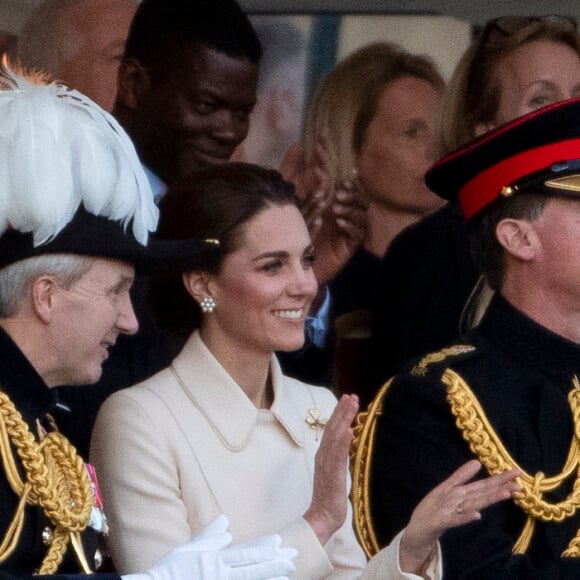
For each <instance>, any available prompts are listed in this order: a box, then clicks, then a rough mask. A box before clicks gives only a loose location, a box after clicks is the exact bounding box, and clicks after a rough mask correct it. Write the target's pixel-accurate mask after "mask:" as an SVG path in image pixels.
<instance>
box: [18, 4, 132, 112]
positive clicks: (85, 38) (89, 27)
mask: <svg viewBox="0 0 580 580" xmlns="http://www.w3.org/2000/svg"><path fill="white" fill-rule="evenodd" d="M136 9H137V3H136V1H135V0H47V1H46V2H44V3H43V4H41V5H40V6H39V7H38V8H37V9H36V10H35V11H34V13H33V14H32V15H31V17H30V18H29V20H28V21H27V23H26V24H25V26H24V28H23V30H22V34H21V37H20V42H19V47H18V59H19V61H20V63H21V65H22V66H24V67H25V68H32V69H37V70H42V71H44V72H47V73H49V74H50V75H52V76H53V77H55V78H57V79H59V80H61V81H63V82H64V83H66V84H67V85H68V86H70V87H71V88H75V89H77V90H79V91H81V92H82V93H84V94H86V95H87V96H89V97H90V98H91V99H93V100H94V101H96V102H97V103H98V104H99V105H101V107H103V108H104V109H106V110H107V111H111V110H112V108H113V103H114V100H115V95H116V93H117V70H118V68H119V63H120V61H121V57H122V56H123V50H124V47H125V40H126V38H127V33H128V31H129V25H130V24H131V20H132V18H133V15H134V14H135V11H136Z"/></svg>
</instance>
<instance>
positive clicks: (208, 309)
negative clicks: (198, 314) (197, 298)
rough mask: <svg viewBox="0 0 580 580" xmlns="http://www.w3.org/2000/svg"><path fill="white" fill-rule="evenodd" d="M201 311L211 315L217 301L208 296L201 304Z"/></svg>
mask: <svg viewBox="0 0 580 580" xmlns="http://www.w3.org/2000/svg"><path fill="white" fill-rule="evenodd" d="M200 307H201V311H202V312H205V313H206V314H211V313H212V312H213V311H214V310H215V300H214V299H213V298H212V297H211V296H206V297H205V298H204V299H203V300H202V301H201V303H200Z"/></svg>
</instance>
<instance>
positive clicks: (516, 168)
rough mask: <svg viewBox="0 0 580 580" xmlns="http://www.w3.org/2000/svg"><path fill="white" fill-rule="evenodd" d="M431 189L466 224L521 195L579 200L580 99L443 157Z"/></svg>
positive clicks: (538, 112) (435, 169)
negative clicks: (448, 202)
mask: <svg viewBox="0 0 580 580" xmlns="http://www.w3.org/2000/svg"><path fill="white" fill-rule="evenodd" d="M425 181H426V183H427V185H428V187H429V188H430V189H431V190H432V191H433V192H435V193H436V194H437V195H439V196H440V197H443V198H444V199H449V200H457V201H458V202H459V205H460V207H461V210H462V212H463V215H464V217H465V219H466V220H470V219H471V218H473V217H474V216H475V215H477V214H478V213H479V212H480V211H482V210H484V209H485V208H486V207H487V206H489V205H490V204H492V203H494V202H496V200H498V199H501V198H503V197H509V196H512V195H517V194H518V193H519V192H526V191H537V192H544V193H546V195H570V196H578V197H580V98H578V99H570V100H568V101H562V102H559V103H555V104H553V105H549V106H547V107H544V108H542V109H538V110H536V111H534V112H532V113H530V114H528V115H525V116H523V117H518V118H517V119H515V120H514V121H511V122H510V123H507V124H505V125H502V126H501V127H498V128H497V129H494V130H493V131H490V132H489V133H486V134H485V135H483V136H482V137H480V138H478V139H475V140H474V141H471V142H470V143H468V144H467V145H465V146H464V147H461V148H460V149H458V150H456V151H454V152H453V153H450V154H449V155H446V156H445V157H443V158H442V159H440V160H439V161H438V162H437V163H435V165H434V166H433V167H432V168H431V169H430V170H429V171H428V172H427V175H426V176H425Z"/></svg>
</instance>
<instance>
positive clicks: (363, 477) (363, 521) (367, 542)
mask: <svg viewBox="0 0 580 580" xmlns="http://www.w3.org/2000/svg"><path fill="white" fill-rule="evenodd" d="M392 381H393V379H391V380H390V381H388V382H387V383H386V384H385V385H383V386H382V387H381V389H380V391H379V392H378V393H377V394H376V396H375V398H374V399H373V401H372V402H371V404H370V405H369V406H368V408H367V411H366V412H363V413H359V414H358V415H357V416H356V419H355V424H354V439H353V442H352V447H351V452H350V457H351V461H350V469H351V475H352V498H351V499H352V510H353V522H354V530H355V533H356V535H357V537H358V541H359V544H360V545H361V546H362V548H363V550H364V551H365V553H366V555H367V558H372V557H373V556H374V555H375V554H376V553H377V552H378V551H379V549H380V547H379V543H378V541H377V536H376V533H375V529H374V527H373V519H372V514H371V500H370V479H371V474H370V472H371V464H372V459H373V451H374V442H375V430H376V423H377V417H378V416H380V414H381V413H382V411H383V399H384V396H385V394H386V392H387V390H388V388H389V387H390V385H391V383H392Z"/></svg>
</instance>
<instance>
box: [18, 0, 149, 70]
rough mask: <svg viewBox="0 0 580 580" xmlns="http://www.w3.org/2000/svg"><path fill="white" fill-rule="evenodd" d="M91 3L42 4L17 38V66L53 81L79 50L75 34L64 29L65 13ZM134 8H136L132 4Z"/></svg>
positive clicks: (61, 0)
mask: <svg viewBox="0 0 580 580" xmlns="http://www.w3.org/2000/svg"><path fill="white" fill-rule="evenodd" d="M89 1H94V0H45V2H42V3H41V4H40V5H39V6H38V7H37V8H36V9H35V10H34V11H33V12H32V14H31V15H30V17H29V18H28V20H27V21H26V22H25V23H24V26H23V28H22V32H21V33H20V36H19V38H18V45H17V52H16V54H17V64H18V65H19V66H20V67H22V68H23V69H24V70H27V71H42V72H45V73H48V74H49V75H51V77H53V78H55V79H56V80H63V79H60V78H59V75H60V71H61V70H62V67H63V66H64V65H65V64H66V63H67V62H69V61H70V60H72V59H73V58H74V57H75V55H76V54H77V52H78V50H79V49H80V47H81V46H82V40H81V39H80V38H79V36H78V33H77V32H76V31H75V30H71V29H68V28H67V26H63V25H62V24H63V19H64V17H65V16H66V14H67V13H68V11H69V10H70V9H71V8H73V7H74V6H77V5H79V4H84V3H87V2H89ZM135 4H138V2H137V0H135Z"/></svg>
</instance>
